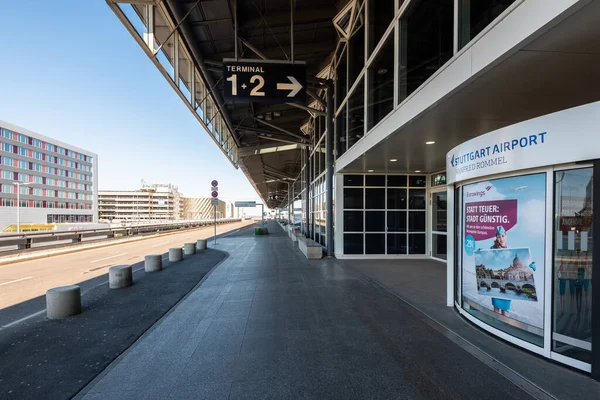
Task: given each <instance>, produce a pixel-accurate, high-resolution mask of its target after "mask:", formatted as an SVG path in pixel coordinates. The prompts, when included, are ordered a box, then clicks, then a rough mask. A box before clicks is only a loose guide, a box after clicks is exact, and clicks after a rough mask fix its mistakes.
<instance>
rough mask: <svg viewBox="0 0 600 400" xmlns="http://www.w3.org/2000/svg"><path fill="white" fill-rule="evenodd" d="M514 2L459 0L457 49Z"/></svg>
mask: <svg viewBox="0 0 600 400" xmlns="http://www.w3.org/2000/svg"><path fill="white" fill-rule="evenodd" d="M514 2H515V0H460V1H459V34H458V42H459V47H460V48H462V47H464V46H465V45H466V44H467V43H469V42H470V41H471V40H472V39H473V38H474V37H475V36H477V35H478V34H479V33H481V32H482V31H483V30H484V29H485V28H486V27H487V26H488V25H489V24H491V23H492V21H494V20H495V19H496V18H498V17H499V16H500V14H502V13H503V12H504V10H506V9H507V8H508V7H510V5H511V4H513V3H514Z"/></svg>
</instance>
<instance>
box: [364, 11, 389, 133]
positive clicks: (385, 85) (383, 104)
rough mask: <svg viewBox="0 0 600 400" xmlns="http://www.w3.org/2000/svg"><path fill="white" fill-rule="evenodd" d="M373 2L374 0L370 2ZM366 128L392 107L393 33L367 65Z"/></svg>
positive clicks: (387, 112) (379, 119) (376, 121)
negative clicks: (367, 102) (367, 106)
mask: <svg viewBox="0 0 600 400" xmlns="http://www.w3.org/2000/svg"><path fill="white" fill-rule="evenodd" d="M371 3H374V2H371ZM368 76H369V97H368V99H369V108H368V110H367V112H368V114H367V120H368V125H367V130H370V129H371V128H373V127H374V126H375V125H377V124H378V123H379V121H381V120H382V119H383V118H384V117H385V116H386V115H388V114H389V113H390V112H391V111H392V110H393V109H394V87H395V86H394V35H393V34H392V35H390V36H389V37H388V38H387V39H386V42H385V44H384V45H383V47H382V48H381V50H380V51H379V53H378V54H377V56H376V57H375V60H373V63H372V64H371V66H370V67H369V74H368Z"/></svg>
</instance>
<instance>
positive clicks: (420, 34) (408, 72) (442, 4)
mask: <svg viewBox="0 0 600 400" xmlns="http://www.w3.org/2000/svg"><path fill="white" fill-rule="evenodd" d="M453 21H454V0H428V1H413V2H412V3H411V5H410V7H409V9H408V10H407V11H406V12H405V13H404V16H403V17H402V18H401V19H400V56H399V82H398V85H399V101H400V102H402V101H403V100H404V99H406V98H407V97H408V96H410V95H411V94H412V93H413V92H414V91H415V90H416V89H417V88H419V86H421V85H422V84H423V83H424V82H425V81H426V80H427V79H428V78H429V77H430V76H431V75H433V73H434V72H435V71H437V70H438V69H439V68H440V67H441V66H442V65H444V64H445V63H446V61H448V60H449V59H450V58H451V57H452V54H453V50H454V49H453V37H454V32H453V26H452V25H453Z"/></svg>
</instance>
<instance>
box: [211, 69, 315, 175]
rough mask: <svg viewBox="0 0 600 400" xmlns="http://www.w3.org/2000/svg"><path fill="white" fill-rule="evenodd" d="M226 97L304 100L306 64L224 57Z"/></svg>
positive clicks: (238, 99) (249, 99)
mask: <svg viewBox="0 0 600 400" xmlns="http://www.w3.org/2000/svg"><path fill="white" fill-rule="evenodd" d="M223 97H224V98H225V101H229V102H247V101H252V102H271V103H286V102H305V101H306V65H305V64H291V63H289V62H273V61H264V60H239V61H235V60H232V59H225V60H223ZM214 186H216V185H214Z"/></svg>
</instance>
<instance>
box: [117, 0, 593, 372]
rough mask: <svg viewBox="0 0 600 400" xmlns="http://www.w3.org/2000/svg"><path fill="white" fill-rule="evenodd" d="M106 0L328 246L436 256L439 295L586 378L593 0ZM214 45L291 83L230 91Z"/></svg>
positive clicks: (589, 364) (248, 168) (250, 166)
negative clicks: (279, 90)
mask: <svg viewBox="0 0 600 400" xmlns="http://www.w3.org/2000/svg"><path fill="white" fill-rule="evenodd" d="M107 3H108V5H109V6H110V7H111V8H112V10H113V11H114V12H115V14H116V16H117V17H118V18H119V19H120V20H121V22H122V23H123V25H124V26H125V28H126V29H127V30H128V31H129V32H130V33H131V35H132V37H133V38H134V39H135V40H136V41H137V42H138V44H139V45H140V47H141V49H142V51H143V52H144V53H146V55H147V56H148V57H149V59H150V61H151V62H152V63H154V64H155V66H156V67H157V68H158V70H159V71H160V72H161V73H162V75H163V76H164V77H165V79H166V80H167V81H168V82H169V84H170V85H171V86H172V87H173V89H174V90H175V92H176V93H177V94H178V95H179V97H180V98H181V99H182V101H183V103H184V104H185V106H187V107H188V108H189V110H190V112H192V113H193V115H194V116H195V117H196V119H197V120H198V122H199V124H200V125H201V126H203V127H204V129H205V130H206V132H207V133H208V135H209V136H210V137H211V138H212V139H213V140H214V142H215V144H216V146H217V147H218V148H219V149H220V150H221V151H222V152H223V153H224V155H225V156H226V157H227V158H228V159H229V160H230V161H231V163H232V164H233V165H234V166H235V167H236V168H240V169H241V170H242V171H243V172H244V173H245V175H246V176H247V177H248V179H249V181H250V182H251V184H252V185H253V186H254V187H255V188H256V190H257V192H258V193H259V195H260V196H261V197H262V199H263V201H264V202H265V204H266V205H267V206H268V207H269V208H272V209H274V208H279V207H285V208H288V207H293V206H292V204H293V203H294V201H295V202H297V203H299V204H301V205H302V217H301V226H302V231H303V233H304V235H305V236H306V237H309V238H311V239H312V240H314V241H316V242H318V243H320V244H321V245H322V246H323V251H324V253H325V254H326V255H327V256H330V257H337V258H347V259H353V258H354V259H355V258H362V259H382V258H386V259H394V260H396V261H397V267H398V268H402V267H403V265H405V264H406V263H408V262H410V260H414V259H427V260H431V262H440V263H444V264H445V265H446V281H447V293H446V299H447V306H448V307H454V308H455V309H456V310H457V311H458V312H459V313H460V314H461V315H463V316H464V318H465V319H466V320H468V321H470V322H471V323H472V324H474V325H477V326H478V327H480V328H481V329H483V330H486V331H487V332H489V333H490V334H492V335H495V336H497V337H499V338H501V339H503V340H505V341H507V342H510V343H512V344H514V345H516V346H518V347H520V348H522V349H523V351H529V352H533V353H535V354H538V355H539V356H541V357H545V358H547V359H549V360H552V361H554V362H558V363H562V364H565V365H567V366H570V367H572V368H575V369H578V370H580V371H581V372H582V373H586V374H591V376H592V377H593V378H594V379H597V380H600V246H598V245H596V246H594V244H595V243H594V240H595V235H594V233H595V232H598V231H599V230H600V218H599V217H598V216H597V213H594V209H597V208H598V206H596V205H595V204H596V203H597V202H598V201H599V200H598V199H600V139H599V136H598V127H599V126H600V90H599V89H600V68H598V66H599V65H600V24H598V21H600V2H599V1H592V0H527V1H525V0H480V1H466V0H377V1H375V0H347V1H339V0H297V1H293V2H290V1H287V0H269V1H266V2H260V5H258V6H257V5H256V4H254V2H246V1H237V2H236V1H235V0H234V1H233V2H231V1H227V0H215V1H210V2H190V1H184V0H164V1H158V0H157V1H135V0H131V1H130V2H127V1H121V0H119V1H113V0H107ZM128 3H132V4H128ZM232 4H233V6H231V5H232ZM290 4H292V5H294V4H295V6H294V7H293V8H292V7H291V6H290ZM242 16H243V17H242ZM230 60H238V61H239V60H246V62H249V63H254V65H264V66H268V65H269V63H273V62H275V61H278V62H279V63H280V65H284V66H285V65H286V64H287V65H291V66H293V67H296V68H304V69H305V71H306V83H305V85H306V87H305V88H303V89H304V90H305V93H306V98H305V99H302V100H303V101H300V102H298V101H290V102H288V101H286V100H283V101H271V102H269V101H266V100H268V99H262V98H259V97H260V96H262V93H265V92H264V91H266V90H268V85H267V86H265V88H264V89H263V88H262V86H261V87H260V88H259V87H257V86H255V87H253V90H254V91H255V94H256V95H257V97H255V98H249V99H245V101H230V98H229V97H228V96H229V95H230V94H231V91H232V90H233V89H232V87H233V85H236V84H237V82H236V80H235V79H236V78H235V77H232V76H229V75H228V77H226V78H225V79H224V74H227V73H230V72H231V70H230V69H227V68H224V65H225V64H226V63H230V62H231V61H230ZM257 71H259V70H257ZM257 74H259V72H257ZM257 76H258V78H254V83H255V84H261V83H262V81H261V79H265V76H264V75H260V74H259V75H257ZM267 78H269V77H268V76H267ZM244 84H246V83H245V82H244ZM240 85H241V83H240ZM288 86H289V84H287V85H286V87H288ZM236 88H237V86H236ZM239 90H241V89H239ZM244 90H245V88H244ZM261 90H264V91H261ZM294 93H296V92H294ZM226 94H227V95H226ZM290 95H291V94H290ZM226 97H227V101H226ZM265 97H266V96H265ZM599 206H600V204H599ZM596 288H599V289H596Z"/></svg>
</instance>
